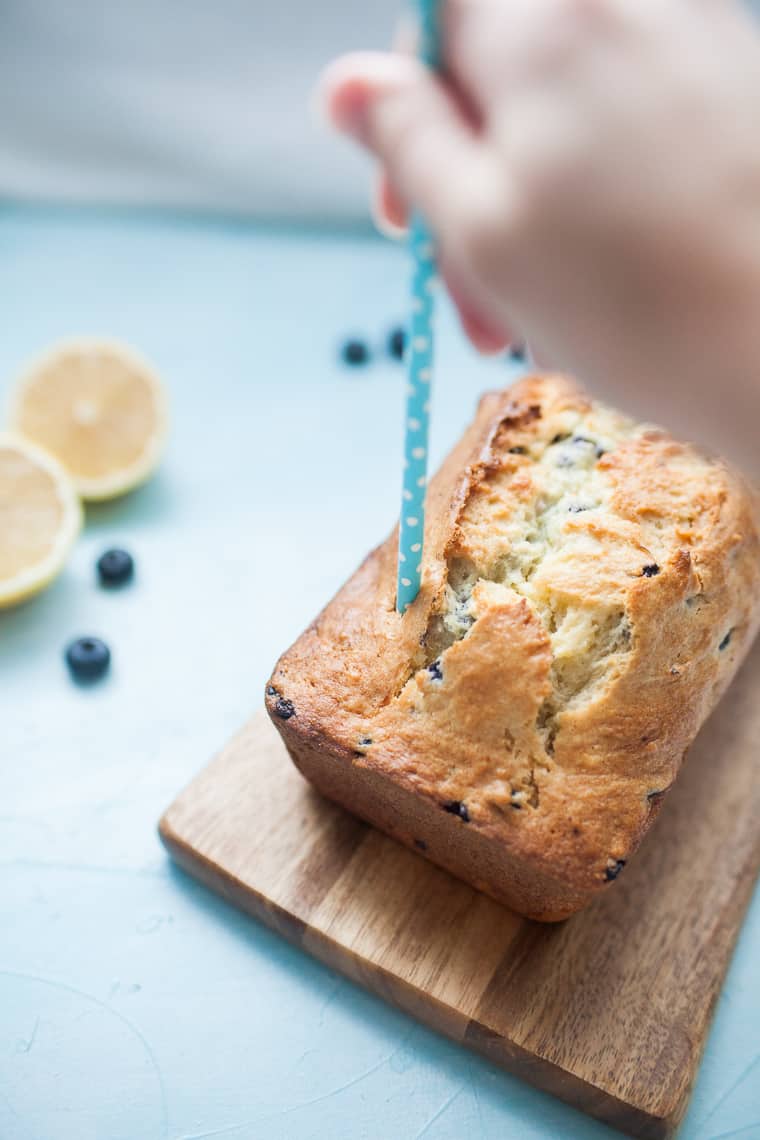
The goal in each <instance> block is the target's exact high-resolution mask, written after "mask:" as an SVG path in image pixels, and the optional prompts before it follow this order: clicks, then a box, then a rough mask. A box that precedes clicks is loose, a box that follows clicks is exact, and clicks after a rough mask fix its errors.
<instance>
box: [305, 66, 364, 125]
mask: <svg viewBox="0 0 760 1140" xmlns="http://www.w3.org/2000/svg"><path fill="white" fill-rule="evenodd" d="M355 71H356V65H355V62H354V60H353V59H352V58H351V57H349V58H348V59H339V60H336V61H335V62H334V63H331V64H330V66H329V67H327V68H326V70H325V71H323V73H322V75H321V76H320V78H319V80H318V82H317V86H316V88H315V91H314V95H313V97H312V107H313V110H314V113H315V116H316V118H317V119H318V120H320V121H321V122H322V123H327V124H329V125H330V126H331V127H333V128H336V127H337V129H338V130H339V131H343V132H344V133H345V134H349V135H354V136H358V137H359V138H361V137H362V136H363V135H364V133H365V130H366V124H367V113H368V107H369V103H370V100H371V98H372V91H371V88H370V85H369V84H368V83H367V80H366V78H364V77H363V76H358V75H356V74H355ZM352 72H354V73H353V74H352Z"/></svg>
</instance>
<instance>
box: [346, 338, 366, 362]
mask: <svg viewBox="0 0 760 1140" xmlns="http://www.w3.org/2000/svg"><path fill="white" fill-rule="evenodd" d="M340 354H341V356H342V357H343V360H344V361H345V363H346V364H351V365H357V364H366V363H367V361H368V360H369V347H368V346H367V343H366V341H363V340H358V339H351V340H347V341H346V342H345V343H344V345H343V347H342V349H341V351H340Z"/></svg>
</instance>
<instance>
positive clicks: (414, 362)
mask: <svg viewBox="0 0 760 1140" xmlns="http://www.w3.org/2000/svg"><path fill="white" fill-rule="evenodd" d="M438 8H439V0H417V15H418V20H419V37H420V38H419V43H420V47H419V56H420V59H421V60H422V61H423V62H424V63H426V64H427V65H428V66H429V67H432V68H435V69H437V68H438V67H439V64H440V36H439V29H438V15H439V12H438ZM409 247H410V252H411V255H412V259H413V273H412V295H411V317H410V321H409V336H408V338H407V350H406V351H407V368H408V384H407V394H406V422H405V435H404V478H403V489H402V493H401V516H400V520H399V545H398V579H397V587H396V608H397V610H398V611H399V613H404V612H405V611H406V610H407V609H408V608H409V606H410V605H411V604H412V602H413V601H414V599H415V598H416V597H417V594H418V593H419V590H420V582H421V577H422V549H423V543H424V532H425V491H426V487H427V471H428V435H429V428H430V390H431V380H432V369H433V311H434V301H435V297H434V294H435V287H436V268H435V253H434V249H433V241H432V238H431V235H430V232H429V230H428V228H427V225H426V224H425V221H424V219H422V218H421V217H419V215H415V216H414V217H413V218H412V220H411V224H410V227H409Z"/></svg>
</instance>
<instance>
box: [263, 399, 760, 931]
mask: <svg viewBox="0 0 760 1140" xmlns="http://www.w3.org/2000/svg"><path fill="white" fill-rule="evenodd" d="M425 539H426V545H425V552H424V565H423V576H422V589H421V591H420V594H419V595H418V597H417V599H416V601H415V602H414V604H413V605H412V607H411V608H410V609H409V610H408V611H407V613H405V614H404V615H403V616H401V615H399V614H398V613H396V610H395V604H394V603H395V564H396V542H397V538H396V535H395V534H394V535H391V537H390V538H389V539H388V540H387V541H386V542H385V543H384V544H383V545H382V546H380V547H379V548H378V549H376V550H375V551H374V552H373V553H372V554H370V555H369V557H368V558H367V559H366V561H365V562H364V563H363V565H362V566H361V567H360V568H359V569H358V570H357V572H356V573H355V574H354V576H353V577H352V578H351V579H350V580H349V581H348V582H347V583H346V585H345V586H344V587H343V588H342V589H341V590H340V592H339V593H338V594H337V595H336V597H335V598H334V599H333V600H332V601H331V602H330V603H329V605H328V606H327V607H326V608H325V609H324V610H323V612H322V613H321V614H320V615H319V617H317V619H316V621H315V622H314V623H313V624H312V625H311V626H310V627H309V629H307V630H306V632H305V633H304V634H303V635H302V636H301V637H300V638H299V639H298V641H297V642H296V643H295V645H293V646H292V648H291V649H289V650H288V651H287V652H286V653H285V654H284V655H283V656H282V657H281V658H280V661H279V662H278V664H277V666H276V668H275V671H274V673H273V675H272V678H271V680H270V683H269V685H268V686H267V694H266V700H267V707H268V709H269V712H270V715H271V716H272V719H273V721H274V723H275V724H276V726H277V728H278V729H279V731H280V733H281V735H282V737H283V740H284V741H285V744H286V745H287V747H288V750H289V752H290V755H291V757H292V758H293V760H294V761H295V763H296V764H297V766H298V767H299V769H300V770H301V771H302V772H303V774H304V775H305V776H306V777H307V778H308V779H309V780H311V781H312V782H313V783H314V785H315V786H316V787H317V788H318V789H319V790H321V791H322V792H323V793H324V794H325V795H327V796H329V797H330V798H332V799H334V800H337V801H338V802H339V803H341V804H344V805H345V806H346V807H347V808H349V809H350V810H351V811H353V812H355V813H356V814H357V815H359V816H361V817H362V818H364V819H366V820H369V821H370V822H371V823H373V824H375V825H376V826H377V827H379V828H381V829H382V830H383V831H386V832H387V833H388V834H390V835H392V836H394V837H395V838H396V839H398V840H400V841H402V842H403V843H405V844H407V845H408V846H410V847H412V848H414V849H416V850H418V851H420V852H423V853H424V855H425V857H426V858H428V859H431V860H433V861H434V862H435V863H438V864H439V865H441V866H442V867H446V868H447V869H448V870H449V871H451V872H453V873H454V874H455V875H457V876H459V877H460V878H462V879H465V880H466V881H468V882H469V883H471V884H473V885H474V886H475V887H477V888H479V889H482V890H484V891H487V892H488V893H489V894H491V895H493V896H494V897H495V898H497V899H499V900H501V901H503V902H504V903H506V904H507V905H508V906H510V907H512V908H513V909H515V910H517V911H519V912H520V913H522V914H525V915H527V916H528V917H531V918H535V919H539V920H544V921H555V920H559V919H562V918H565V917H567V916H568V915H570V914H572V913H573V912H574V911H576V910H578V909H579V908H581V907H583V906H584V905H586V904H587V903H588V902H590V901H591V899H593V898H594V896H595V895H596V894H597V893H598V892H600V891H603V890H606V889H613V888H610V886H609V884H611V883H613V882H614V881H615V880H616V879H618V877H619V876H620V875H621V873H624V868H625V866H626V863H627V862H628V860H629V859H630V857H631V856H632V854H633V852H634V851H635V849H636V847H637V846H638V844H639V842H640V841H641V839H642V837H643V835H644V833H645V832H646V830H647V828H648V827H649V825H650V824H651V822H652V820H653V818H654V816H655V814H656V813H657V810H658V808H659V805H660V804H661V802H662V798H663V795H664V793H665V792H666V791H667V789H668V788H669V786H670V785H671V784H672V782H673V780H674V779H675V777H676V774H677V772H678V769H679V767H680V765H681V763H682V760H683V758H684V754H685V752H686V750H687V749H688V747H689V745H690V744H691V742H692V741H693V739H694V737H695V735H696V733H697V731H698V730H699V727H700V725H701V724H702V723H703V721H704V720H705V718H706V717H707V716H708V714H709V713H710V711H711V710H712V709H713V707H714V706H715V704H716V703H717V701H718V700H719V698H720V696H721V693H722V692H723V690H724V689H725V688H726V686H727V685H728V683H729V681H730V680H731V677H732V676H733V674H734V673H735V671H736V669H737V668H738V666H739V664H740V662H741V660H742V658H743V657H744V655H745V653H746V651H747V649H748V648H749V646H750V644H751V641H752V639H753V637H754V635H755V633H756V632H757V629H758V624H759V623H760V513H759V511H758V500H757V497H756V496H755V495H754V494H753V492H752V491H751V490H750V489H749V488H748V487H747V486H746V484H745V483H744V482H743V480H742V478H741V477H740V476H739V475H738V474H737V473H735V472H733V471H732V470H731V469H730V468H729V467H727V466H726V465H725V464H724V463H722V462H720V461H718V460H715V459H711V458H708V457H706V456H703V455H702V454H700V453H699V452H697V451H696V450H695V449H693V448H692V447H690V446H687V445H685V444H682V443H678V442H676V441H675V440H674V439H673V438H672V437H671V436H669V435H668V434H666V433H665V432H663V431H660V430H658V429H653V428H651V427H648V426H646V425H641V424H636V423H633V422H631V421H630V420H628V419H626V418H624V417H623V416H621V415H619V414H617V413H616V412H614V411H611V410H610V409H608V408H606V407H604V406H602V405H600V404H598V403H596V402H595V401H592V400H591V399H590V398H589V397H587V396H586V395H585V394H584V393H583V392H582V391H581V390H580V389H579V388H578V387H577V386H576V385H575V384H574V383H572V382H571V381H569V380H567V379H565V378H563V377H559V376H544V377H540V376H535V377H530V378H528V379H526V380H523V381H521V382H520V383H519V384H517V385H515V386H513V387H512V388H510V389H507V390H506V391H504V392H498V393H493V394H490V395H488V396H486V397H484V398H483V400H482V401H481V404H480V407H479V410H478V413H477V417H476V419H475V421H474V423H473V424H472V426H471V427H470V428H469V429H468V431H467V432H466V433H465V435H464V436H463V438H462V439H461V441H460V442H459V444H458V445H457V446H456V447H455V448H454V450H453V451H452V453H451V454H450V455H449V457H448V459H447V460H446V461H445V463H444V464H443V466H442V468H441V470H440V471H439V472H438V474H437V475H436V477H435V478H434V479H433V480H432V482H431V485H430V488H429V493H428V517H427V523H426V536H425ZM718 762H719V758H717V757H716V764H717V763H718Z"/></svg>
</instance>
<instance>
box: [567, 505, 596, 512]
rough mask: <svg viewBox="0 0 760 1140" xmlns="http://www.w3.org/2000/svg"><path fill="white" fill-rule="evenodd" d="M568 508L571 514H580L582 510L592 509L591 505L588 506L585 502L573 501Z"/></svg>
mask: <svg viewBox="0 0 760 1140" xmlns="http://www.w3.org/2000/svg"><path fill="white" fill-rule="evenodd" d="M567 509H568V510H569V512H570V514H571V515H579V514H580V513H581V511H590V510H591V507H586V506H584V505H583V503H571V504H570V506H569V507H568V508H567Z"/></svg>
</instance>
